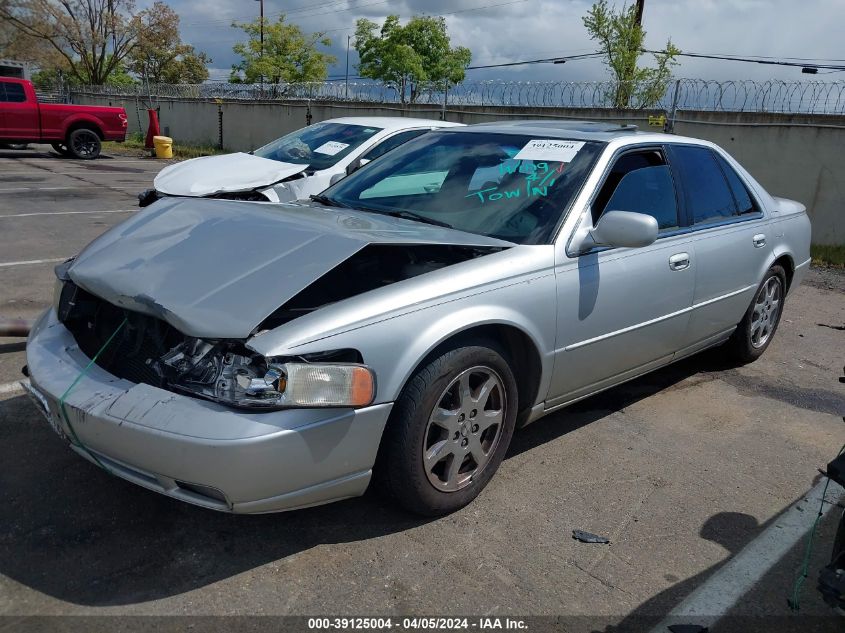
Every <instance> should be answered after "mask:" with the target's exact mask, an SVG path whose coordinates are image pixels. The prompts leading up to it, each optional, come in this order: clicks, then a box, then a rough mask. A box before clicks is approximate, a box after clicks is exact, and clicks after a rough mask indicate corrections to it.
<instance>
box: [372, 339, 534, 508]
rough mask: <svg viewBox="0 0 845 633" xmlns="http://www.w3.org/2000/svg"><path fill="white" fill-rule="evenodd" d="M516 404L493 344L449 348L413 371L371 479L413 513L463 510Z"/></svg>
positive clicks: (499, 446)
mask: <svg viewBox="0 0 845 633" xmlns="http://www.w3.org/2000/svg"><path fill="white" fill-rule="evenodd" d="M517 409H518V402H517V386H516V380H515V378H514V376H513V372H512V371H511V368H510V367H509V365H508V362H507V360H506V355H505V353H504V352H502V351H501V350H499V349H498V347H497V346H496V345H495V344H494V343H492V342H488V341H479V342H478V343H477V344H475V345H469V346H467V347H456V348H453V349H452V350H449V351H446V352H445V353H443V354H442V355H441V356H440V357H438V358H435V359H433V360H432V361H431V362H430V363H428V364H427V365H426V366H424V367H422V368H420V369H419V370H418V371H417V373H416V374H415V375H414V376H413V377H412V378H411V379H410V380H409V381H408V384H407V385H405V388H404V389H403V390H402V393H401V395H400V396H399V398H398V399H397V401H396V404H395V405H394V406H393V411H392V413H391V416H390V419H389V420H388V423H387V428H386V429H385V432H384V437H383V438H382V445H381V447H380V455H379V459H377V462H376V469H375V472H374V476H375V477H376V480H377V481H376V483H377V484H380V487H381V488H382V490H383V491H384V492H386V493H387V494H388V496H390V497H392V499H393V501H394V502H396V503H399V504H400V505H402V506H404V507H405V508H406V509H407V510H410V511H411V512H415V513H417V514H423V515H428V516H438V515H443V514H448V513H449V512H454V511H455V510H458V509H459V508H462V507H463V506H465V505H466V504H468V503H469V502H470V501H472V500H473V499H474V498H475V497H476V496H478V493H480V492H481V490H482V489H483V488H484V486H486V485H487V483H488V482H489V481H490V479H491V478H492V477H493V474H494V473H495V472H496V470H497V469H498V468H499V464H500V463H501V462H502V459H503V458H504V456H505V452H506V451H507V449H508V445H509V444H510V441H511V436H512V435H513V430H514V426H515V422H516V411H517Z"/></svg>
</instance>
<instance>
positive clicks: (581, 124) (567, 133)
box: [462, 119, 642, 141]
mask: <svg viewBox="0 0 845 633" xmlns="http://www.w3.org/2000/svg"><path fill="white" fill-rule="evenodd" d="M462 131H467V132H485V133H490V132H498V133H502V134H523V135H525V134H531V135H536V136H540V135H544V136H551V137H556V138H567V139H575V140H581V141H610V140H613V139H615V138H619V137H629V136H632V135H634V134H642V132H638V130H637V126H636V125H630V124H619V123H610V122H607V121H570V120H556V119H551V120H550V119H537V120H518V121H497V122H494V123H476V124H475V125H469V126H467V127H466V128H464V130H462Z"/></svg>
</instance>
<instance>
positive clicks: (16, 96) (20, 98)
mask: <svg viewBox="0 0 845 633" xmlns="http://www.w3.org/2000/svg"><path fill="white" fill-rule="evenodd" d="M0 83H2V88H0V101H6V102H11V103H23V102H24V101H26V93H25V92H24V89H23V86H22V85H21V84H13V83H7V82H0ZM4 89H5V90H4Z"/></svg>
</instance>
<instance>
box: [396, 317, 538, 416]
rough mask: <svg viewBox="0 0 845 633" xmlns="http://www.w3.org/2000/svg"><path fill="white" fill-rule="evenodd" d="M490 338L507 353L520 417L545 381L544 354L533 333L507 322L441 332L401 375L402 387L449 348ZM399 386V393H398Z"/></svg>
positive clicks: (533, 400)
mask: <svg viewBox="0 0 845 633" xmlns="http://www.w3.org/2000/svg"><path fill="white" fill-rule="evenodd" d="M484 341H490V342H492V343H495V344H498V345H500V346H501V348H502V351H503V352H504V353H505V354H506V355H507V358H506V360H507V361H508V363H509V364H510V365H511V369H512V371H513V374H514V378H515V379H516V384H517V392H518V394H519V411H518V415H519V418H522V417H524V416H526V415H527V413H528V412H529V411H530V410H531V408H532V407H533V406H534V405H535V403H536V402H537V400H538V397H539V394H540V392H541V388H542V385H543V384H544V373H548V372H544V367H543V357H542V355H541V354H540V347H539V345H538V343H537V340H536V339H535V337H534V336H532V335H531V334H529V332H528V331H527V330H526V329H525V328H523V327H521V326H519V325H517V324H515V323H513V322H509V321H495V320H494V321H489V322H485V323H475V324H467V325H465V326H464V327H462V328H459V329H455V330H452V331H450V332H448V333H444V334H443V335H442V336H441V337H440V338H438V339H437V340H436V341H435V342H433V343H432V344H431V345H430V347H429V348H428V350H427V351H426V352H425V353H424V354H423V355H421V357H420V359H419V361H418V362H417V363H416V364H414V365H413V366H412V367H411V369H410V370H409V371H408V372H407V374H406V375H405V376H404V379H403V380H402V382H401V389H404V388H405V385H406V384H407V383H408V381H409V380H410V379H411V378H412V377H413V376H414V375H415V374H416V373H417V371H419V369H420V368H421V367H424V366H425V365H426V364H428V363H429V362H431V361H432V360H433V359H435V358H437V357H438V356H440V355H441V354H443V353H444V352H445V351H446V350H448V349H454V348H455V347H459V346H461V345H462V344H472V343H483V342H484ZM401 389H400V392H401Z"/></svg>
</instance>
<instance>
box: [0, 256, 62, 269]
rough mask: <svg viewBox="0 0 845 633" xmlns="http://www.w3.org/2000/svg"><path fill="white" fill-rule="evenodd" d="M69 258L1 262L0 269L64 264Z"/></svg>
mask: <svg viewBox="0 0 845 633" xmlns="http://www.w3.org/2000/svg"><path fill="white" fill-rule="evenodd" d="M66 259H67V257H53V258H52V259H29V260H26V261H21V262H0V268H10V267H12V266H29V265H31V264H55V263H56V262H63V261H65V260H66Z"/></svg>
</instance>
